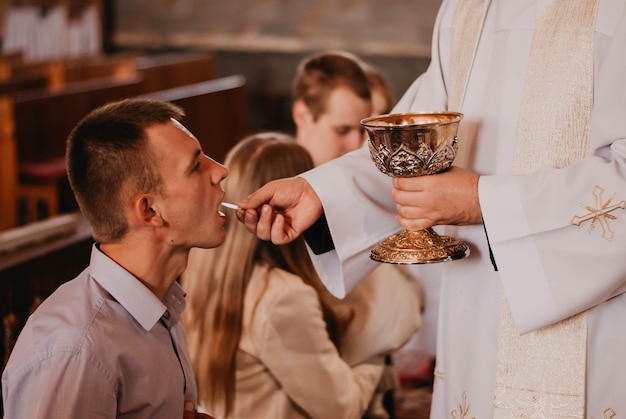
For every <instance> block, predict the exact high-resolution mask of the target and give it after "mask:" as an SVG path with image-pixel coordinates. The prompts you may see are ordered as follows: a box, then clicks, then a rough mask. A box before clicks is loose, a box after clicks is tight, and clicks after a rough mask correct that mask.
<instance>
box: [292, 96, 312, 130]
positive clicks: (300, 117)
mask: <svg viewBox="0 0 626 419" xmlns="http://www.w3.org/2000/svg"><path fill="white" fill-rule="evenodd" d="M291 117H292V118H293V122H294V123H295V124H296V127H303V126H305V125H306V124H307V123H309V122H311V121H312V120H313V114H312V113H311V110H310V109H309V107H308V106H307V105H306V103H304V101H303V100H302V99H298V100H296V101H295V102H294V103H293V107H292V108H291Z"/></svg>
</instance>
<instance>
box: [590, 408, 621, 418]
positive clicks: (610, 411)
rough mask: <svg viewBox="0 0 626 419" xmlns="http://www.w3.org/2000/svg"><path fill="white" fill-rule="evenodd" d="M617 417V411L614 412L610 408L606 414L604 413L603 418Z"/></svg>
mask: <svg viewBox="0 0 626 419" xmlns="http://www.w3.org/2000/svg"><path fill="white" fill-rule="evenodd" d="M615 416H617V413H615V410H613V409H612V408H610V407H609V408H608V409H606V410H605V411H604V412H602V417H603V418H604V419H612V418H614V417H615ZM591 419H596V418H595V416H592V417H591Z"/></svg>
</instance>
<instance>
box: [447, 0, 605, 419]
mask: <svg viewBox="0 0 626 419" xmlns="http://www.w3.org/2000/svg"><path fill="white" fill-rule="evenodd" d="M488 6H489V1H488V0H460V1H459V3H458V5H457V9H456V10H455V15H454V21H453V35H452V49H451V60H452V61H451V63H452V64H451V65H452V66H454V65H455V64H457V65H458V66H457V68H456V69H454V68H453V69H452V70H451V78H452V81H451V86H450V88H451V90H450V91H449V99H450V101H449V105H450V109H451V110H461V111H462V109H461V108H462V102H463V95H464V90H465V87H466V84H467V79H468V78H469V72H470V70H471V64H472V61H471V60H472V58H468V57H467V56H466V55H467V54H468V51H469V52H471V53H472V54H474V52H475V49H476V45H477V43H478V38H479V36H480V30H481V29H482V25H483V22H484V15H485V14H486V10H487V8H488ZM596 9H597V0H554V1H553V2H552V3H550V4H549V5H548V6H547V7H546V8H545V10H543V11H542V12H541V13H540V15H539V17H538V18H537V21H536V24H535V30H534V33H533V41H532V47H531V52H530V58H529V64H528V69H527V75H526V80H525V85H524V93H523V98H522V104H521V109H520V118H519V122H518V129H517V139H516V144H515V151H514V156H513V170H514V173H515V174H518V175H527V174H530V173H532V172H534V171H535V170H537V169H538V168H540V167H542V166H551V167H558V168H561V167H565V166H568V165H569V164H571V163H573V162H575V161H577V160H580V159H582V158H584V157H585V156H586V155H587V152H588V146H589V123H590V119H591V111H592V106H593V40H594V28H595V16H596ZM479 11H480V17H476V16H477V15H478V14H479ZM472 16H473V17H472ZM470 21H471V22H473V23H472V24H475V25H478V26H477V27H472V28H470V29H467V28H464V27H463V26H464V25H468V24H470V23H469V22H470ZM457 28H458V29H457ZM455 31H456V35H455ZM460 143H461V144H462V141H461V142H460ZM586 342H587V319H586V313H581V314H578V315H576V316H573V317H572V318H569V319H566V320H564V321H561V322H559V323H557V324H554V325H551V326H548V327H545V328H543V329H541V330H538V331H534V332H531V333H528V334H525V335H524V336H520V335H518V334H517V332H516V331H515V325H514V322H513V317H512V315H511V311H510V308H509V305H508V301H507V300H506V297H505V296H503V300H502V313H501V320H500V336H499V346H498V364H497V378H496V394H495V400H494V418H498V419H500V418H580V417H584V412H585V404H584V402H585V371H586ZM470 398H471V395H470Z"/></svg>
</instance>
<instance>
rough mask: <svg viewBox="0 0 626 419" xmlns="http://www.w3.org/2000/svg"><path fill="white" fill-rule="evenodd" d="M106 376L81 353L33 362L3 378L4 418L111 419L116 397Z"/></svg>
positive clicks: (58, 355)
mask: <svg viewBox="0 0 626 419" xmlns="http://www.w3.org/2000/svg"><path fill="white" fill-rule="evenodd" d="M109 380H110V376H109V374H108V373H107V372H106V371H105V370H103V369H102V368H101V365H100V364H99V363H98V362H97V361H95V360H94V359H92V358H91V357H90V356H89V354H86V353H84V352H74V351H71V350H67V351H59V352H55V353H54V354H52V355H48V356H45V357H43V358H41V357H40V358H38V359H37V360H33V362H32V363H30V364H28V365H27V366H25V367H24V368H23V369H21V370H18V371H15V372H13V373H11V374H10V375H6V376H4V377H3V383H2V388H3V392H4V395H3V396H4V401H5V405H4V409H5V412H4V415H5V417H6V418H29V419H39V418H41V419H44V418H50V417H58V418H114V417H115V415H116V406H117V404H116V394H115V391H114V388H113V385H112V383H111V382H110V381H109Z"/></svg>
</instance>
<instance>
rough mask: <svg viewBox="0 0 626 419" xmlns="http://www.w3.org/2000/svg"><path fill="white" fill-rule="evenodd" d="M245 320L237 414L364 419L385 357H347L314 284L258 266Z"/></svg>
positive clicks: (247, 294)
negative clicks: (360, 359) (324, 314)
mask: <svg viewBox="0 0 626 419" xmlns="http://www.w3.org/2000/svg"><path fill="white" fill-rule="evenodd" d="M243 322H244V326H243V334H242V337H241V342H240V346H239V353H238V355H237V392H236V399H235V414H234V417H235V418H255V419H257V418H272V419H288V418H321V419H327V418H333V419H341V418H353V419H357V418H360V417H361V415H362V414H363V412H364V411H365V410H366V408H367V406H368V403H369V401H370V399H371V397H372V395H373V393H374V391H375V389H376V387H377V385H378V382H379V381H380V378H381V376H382V373H383V369H384V365H383V362H382V361H383V357H382V356H374V357H372V358H371V359H369V360H368V361H366V362H360V363H358V364H356V365H353V366H351V365H349V364H348V363H347V362H346V361H344V359H342V357H341V356H340V354H339V353H338V351H337V350H336V348H335V346H334V345H333V343H332V342H331V340H330V339H329V337H328V333H327V332H326V326H325V323H324V321H323V319H322V311H321V307H320V304H319V300H318V297H317V294H316V292H315V291H314V290H313V288H311V287H309V286H308V285H305V284H304V283H303V282H302V280H301V279H300V278H299V277H296V276H294V275H292V274H289V273H287V272H284V271H282V270H278V269H274V270H272V271H271V272H270V271H268V270H267V269H266V268H263V267H257V268H256V269H255V270H254V272H253V275H252V278H251V280H250V284H249V287H248V291H247V293H246V298H245V303H244V319H243ZM380 339H386V337H385V336H382V335H381V336H380ZM406 339H408V336H407V337H406ZM218 417H219V415H218Z"/></svg>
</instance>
